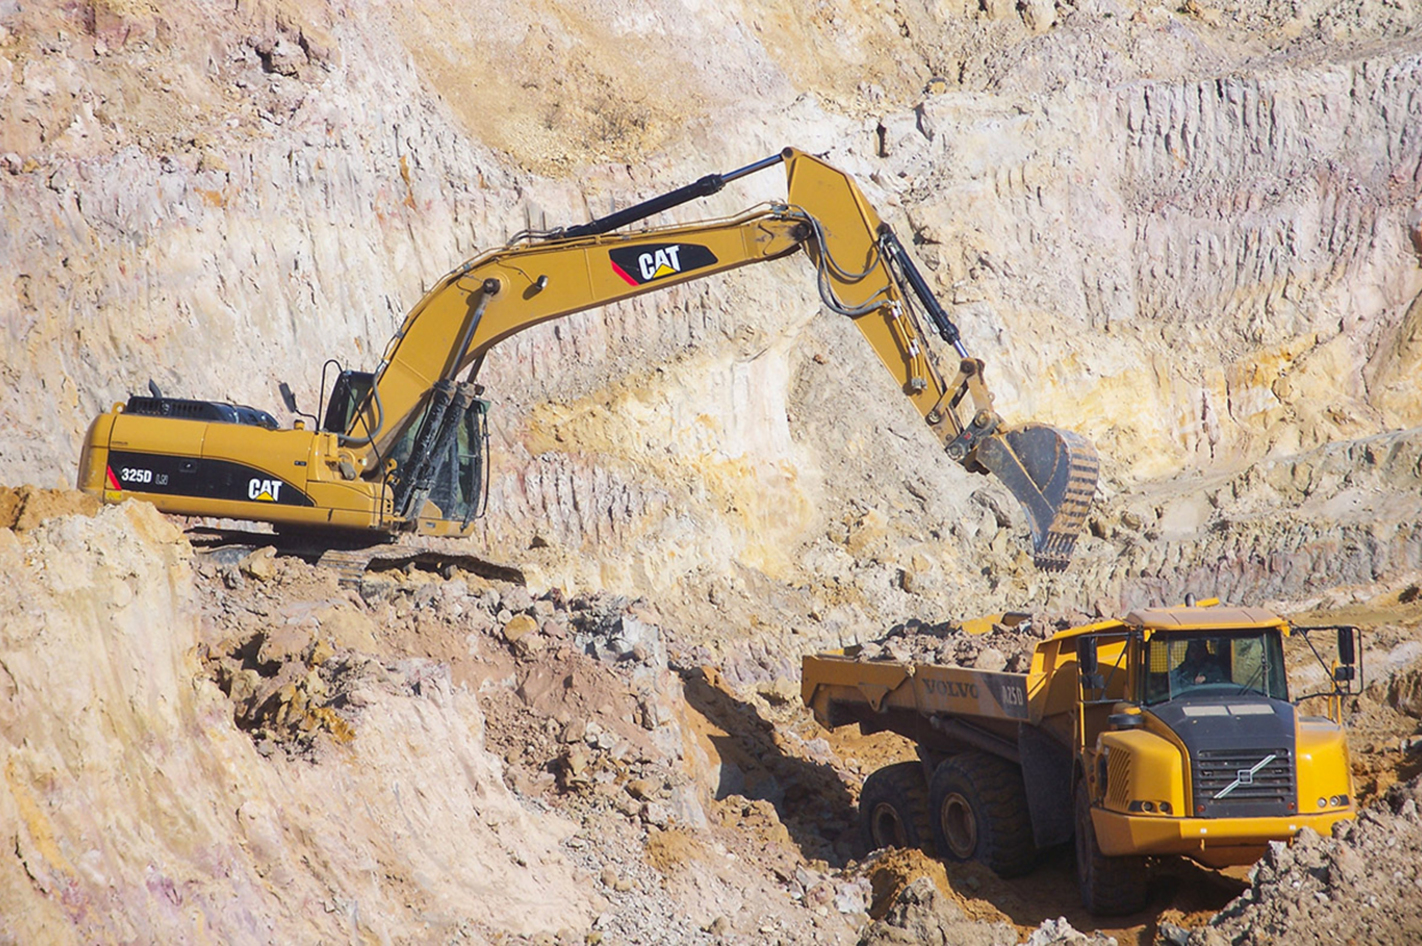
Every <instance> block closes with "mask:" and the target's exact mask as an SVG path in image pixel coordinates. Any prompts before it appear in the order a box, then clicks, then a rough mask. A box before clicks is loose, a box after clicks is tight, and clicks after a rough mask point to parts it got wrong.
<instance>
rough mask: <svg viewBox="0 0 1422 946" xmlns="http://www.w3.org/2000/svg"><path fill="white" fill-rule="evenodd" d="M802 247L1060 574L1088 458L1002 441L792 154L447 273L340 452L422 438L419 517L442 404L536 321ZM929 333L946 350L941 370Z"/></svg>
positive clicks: (887, 244) (924, 301)
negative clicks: (769, 198)
mask: <svg viewBox="0 0 1422 946" xmlns="http://www.w3.org/2000/svg"><path fill="white" fill-rule="evenodd" d="M781 163H783V164H784V166H785V172H786V179H787V200H786V201H785V202H784V203H773V204H770V205H769V206H765V207H762V208H759V209H756V210H752V211H749V212H747V213H745V214H742V215H740V216H737V217H732V218H729V219H724V220H715V221H708V222H702V223H694V224H689V225H681V226H672V227H659V228H651V229H644V230H638V231H634V232H626V231H622V230H621V229H620V228H622V227H625V226H627V225H628V224H631V223H634V222H637V221H638V220H642V219H645V218H646V217H648V216H651V215H653V214H656V213H660V212H662V211H664V210H667V209H670V208H671V207H674V206H676V205H678V204H680V203H685V202H686V201H688V200H694V199H696V198H698V197H702V196H705V195H707V194H710V193H714V192H715V191H717V190H719V189H720V188H721V187H722V186H724V184H725V183H727V182H729V181H732V180H735V179H737V178H739V177H742V176H745V175H746V174H750V173H754V172H755V171H759V170H762V169H764V168H767V167H770V166H772V165H775V164H781ZM800 249H803V250H804V251H805V252H806V254H807V255H808V257H809V259H810V261H811V262H812V264H813V266H814V269H815V273H816V280H817V285H818V288H819V291H820V296H821V298H822V300H823V301H824V303H825V305H826V306H827V307H828V308H829V309H831V310H832V311H834V312H836V313H839V314H841V315H844V316H846V317H848V318H850V319H852V320H853V321H854V324H855V326H856V327H857V328H858V329H859V330H860V332H861V333H863V335H864V337H865V339H866V340H867V341H868V342H869V344H870V346H871V347H872V348H873V349H874V351H875V353H876V354H877V355H878V356H879V359H880V360H881V361H882V362H883V364H884V366H885V367H886V368H887V369H888V370H889V372H890V374H891V375H893V377H894V379H895V381H896V382H897V383H898V385H899V388H900V390H901V391H902V393H903V394H904V396H906V397H907V398H909V400H910V401H911V402H912V403H913V405H914V407H915V408H917V409H918V411H919V413H920V414H921V415H922V416H923V417H924V418H925V420H926V421H927V423H928V425H929V427H930V428H931V429H932V430H933V431H934V433H935V434H937V436H938V437H939V439H940V440H941V441H942V442H943V444H944V447H945V449H946V450H947V451H948V453H949V455H950V456H951V457H952V458H953V459H954V460H957V461H958V462H960V463H962V464H963V465H964V466H965V467H967V468H968V469H969V470H972V471H975V472H991V473H993V474H995V475H996V476H997V477H998V478H999V479H1000V480H1001V481H1002V482H1003V483H1004V485H1006V486H1007V488H1008V489H1009V490H1010V491H1011V492H1012V493H1013V495H1014V496H1016V497H1017V499H1018V501H1019V502H1020V503H1021V504H1022V507H1023V509H1024V511H1025V512H1026V515H1027V519H1028V523H1029V526H1030V528H1031V531H1032V538H1033V548H1034V553H1035V559H1036V562H1037V564H1038V566H1039V567H1041V568H1044V569H1061V568H1064V567H1066V564H1067V562H1068V561H1069V559H1070V557H1071V553H1072V549H1073V546H1074V543H1075V541H1076V536H1077V534H1078V533H1079V532H1080V531H1081V529H1082V527H1083V526H1084V524H1085V521H1086V514H1087V511H1088V508H1089V504H1090V501H1091V497H1092V495H1093V493H1094V492H1095V488H1096V478H1097V460H1096V452H1095V450H1094V449H1093V448H1092V446H1091V444H1090V443H1089V442H1088V441H1086V440H1085V439H1084V438H1082V437H1080V436H1078V435H1076V434H1074V433H1071V432H1069V431H1063V430H1059V429H1057V428H1053V427H1048V426H1045V425H1040V424H1029V425H1025V426H1022V427H1019V428H1014V429H1005V428H1003V426H1002V424H1001V419H1000V418H999V417H998V415H997V413H996V412H995V411H994V410H993V409H992V397H991V395H990V394H989V392H988V390H987V387H986V386H985V384H984V382H983V364H982V362H981V361H979V360H977V359H974V358H972V357H970V356H969V354H968V351H967V349H966V347H965V346H964V344H963V342H962V340H961V338H960V337H959V334H958V329H957V327H956V326H955V325H954V324H953V322H952V320H951V319H950V318H949V317H948V315H947V313H946V312H945V311H944V310H943V308H942V306H941V305H940V304H939V303H938V301H937V299H936V298H935V297H934V296H933V294H932V292H931V291H930V290H929V288H928V285H927V283H926V281H925V280H924V279H923V277H922V275H921V274H920V273H919V272H918V269H917V268H916V267H915V266H914V263H913V261H912V259H911V258H910V257H909V255H908V253H907V252H906V251H905V249H904V247H903V245H902V244H901V243H900V242H899V240H898V238H897V237H895V236H894V234H893V232H892V230H891V229H890V228H889V227H888V225H887V224H885V223H884V222H883V221H882V220H880V219H879V216H878V214H877V213H876V212H875V210H874V208H873V207H872V206H871V205H870V204H869V202H868V201H867V200H866V199H865V197H864V195H863V193H862V192H861V191H860V190H859V188H858V186H857V185H856V184H855V183H854V181H853V180H852V179H851V178H850V177H849V176H848V175H846V174H844V173H843V172H841V171H838V170H836V169H835V168H833V167H831V166H830V165H828V164H826V163H824V162H823V161H820V160H819V159H818V158H815V157H813V156H811V155H808V154H805V153H803V152H801V151H796V150H794V149H786V150H785V151H784V152H782V153H781V154H779V155H775V156H772V157H770V158H767V159H765V160H763V161H760V162H757V163H755V164H753V165H750V166H748V167H746V168H742V169H740V170H739V171H735V172H732V173H731V174H727V175H712V176H709V177H707V178H703V179H702V180H701V181H698V182H696V183H695V184H693V185H689V186H688V187H685V188H682V189H680V190H678V191H673V192H672V193H670V194H666V195H662V196H661V197H658V198H654V199H652V200H650V201H647V202H646V203H644V204H639V205H637V206H635V207H630V208H627V209H625V210H623V211H620V212H618V213H617V214H613V215H611V216H609V217H605V218H602V219H600V220H595V221H593V222H591V223H589V224H584V225H581V226H578V227H573V228H568V229H565V230H561V231H552V232H549V233H546V234H539V235H536V236H534V237H533V238H531V239H530V240H529V241H528V242H516V243H513V244H511V245H509V246H506V247H503V248H501V249H498V250H494V251H491V252H489V253H486V254H484V255H482V256H479V257H476V258H475V259H472V260H470V261H468V262H467V263H465V264H464V265H462V266H460V267H459V268H458V269H456V270H454V271H453V272H451V273H449V274H448V275H447V276H445V277H444V278H443V279H442V280H441V281H440V282H439V283H438V284H437V285H435V286H434V287H433V288H432V289H431V290H430V291H429V292H428V293H427V294H426V295H425V297H424V299H422V300H421V301H420V303H419V304H418V305H416V306H415V307H414V308H413V309H412V310H411V311H410V313H409V314H408V315H407V316H406V318H405V321H404V324H403V325H402V326H401V328H400V330H399V331H398V332H397V333H396V335H395V337H394V338H393V339H392V340H391V343H390V345H389V347H388V348H387V351H386V356H385V359H384V361H383V362H382V365H381V367H380V369H379V371H378V372H377V373H376V377H375V381H374V384H373V386H372V389H371V393H370V395H369V396H368V397H367V399H366V402H365V404H364V406H363V408H362V410H361V411H360V412H358V413H357V414H356V415H355V416H354V418H353V420H352V422H351V424H350V427H349V429H348V430H347V431H346V435H345V438H344V439H345V441H346V443H348V444H351V445H356V446H361V447H364V448H365V449H366V450H367V451H368V455H367V457H366V458H365V464H364V465H365V466H366V468H368V469H373V470H379V469H381V468H382V467H381V464H380V462H379V458H380V457H381V456H383V455H389V454H390V453H391V452H392V450H393V449H394V446H395V444H396V442H397V441H398V440H399V439H400V438H409V437H411V436H412V434H411V430H412V425H418V429H417V430H416V431H415V434H414V435H413V441H412V443H413V446H412V447H411V449H410V451H409V457H408V459H406V460H405V461H404V463H403V470H402V471H400V472H397V473H396V474H395V479H396V481H397V482H396V489H395V511H396V514H397V515H398V516H403V517H412V516H414V515H417V514H418V513H419V510H420V508H421V504H422V502H423V499H424V498H425V495H426V494H427V490H424V489H423V488H422V487H421V485H420V484H421V478H420V473H421V469H420V467H421V462H422V457H425V456H432V455H437V454H439V453H440V452H441V451H442V450H443V449H444V448H443V447H442V446H441V444H442V443H443V442H444V441H447V440H448V438H449V437H450V436H451V434H450V431H453V430H454V429H455V428H456V425H457V418H458V417H459V414H460V412H459V410H458V408H455V407H451V405H455V404H457V403H458V401H459V398H460V392H461V390H463V391H465V392H467V391H468V386H469V385H472V383H473V381H474V376H475V374H476V373H477V370H478V366H479V365H480V364H481V363H482V361H483V358H484V356H485V355H486V354H487V352H488V351H489V349H491V348H492V347H493V346H494V345H496V344H498V343H499V342H500V341H502V340H504V339H506V338H508V337H509V336H510V335H513V334H515V333H517V332H520V331H522V330H524V329H526V328H529V327H531V326H533V325H537V324H538V323H540V322H546V321H548V320H550V319H556V318H560V317H563V316H566V315H569V314H572V313H574V312H580V311H583V310H585V309H589V308H593V307H596V306H600V305H606V304H608V303H611V302H615V301H617V300H620V299H628V298H631V297H633V296H636V295H641V294H643V293H646V292H652V291H656V290H660V289H664V288H667V287H669V286H672V285H676V284H679V283H683V282H688V281H690V280H693V279H700V278H703V277H706V276H711V275H714V274H717V273H723V272H726V271H727V270H730V269H735V268H737V267H740V266H746V265H749V264H751V263H757V262H763V261H765V260H771V259H778V258H780V257H783V256H786V255H787V254H790V253H793V252H795V251H796V250H800ZM929 332H932V333H933V334H935V335H937V336H938V337H939V338H940V339H941V340H942V342H944V343H946V344H947V345H948V346H950V347H951V348H952V350H953V358H952V361H951V362H950V368H949V369H948V370H944V369H943V368H941V367H940V365H939V360H938V357H937V356H936V354H935V352H934V347H933V346H932V345H930V343H929V341H928V338H927V335H928V333H929ZM470 369H472V370H470ZM466 370H469V376H468V378H466V379H465V380H464V381H463V382H460V381H459V380H458V375H459V374H460V373H461V372H464V371H466ZM464 397H465V398H466V399H468V398H469V397H471V395H470V394H468V393H465V394H464ZM442 430H443V433H441V431H442Z"/></svg>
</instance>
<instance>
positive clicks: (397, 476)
mask: <svg viewBox="0 0 1422 946" xmlns="http://www.w3.org/2000/svg"><path fill="white" fill-rule="evenodd" d="M374 379H375V375H374V374H372V373H371V372H368V371H350V370H344V369H343V370H341V371H340V372H339V373H338V374H337V375H336V380H335V383H334V384H333V385H332V386H331V400H330V403H328V404H327V405H325V415H326V416H325V419H324V421H323V422H322V426H321V429H322V430H323V431H326V432H328V433H335V434H340V435H342V436H345V435H346V434H347V432H349V433H351V434H360V433H362V432H363V431H362V429H361V428H362V423H361V418H363V416H364V415H363V413H362V410H361V409H362V407H363V405H364V404H365V403H366V400H367V399H368V398H369V397H370V392H371V386H372V385H373V383H374ZM457 387H460V388H466V390H464V391H462V392H461V394H462V395H463V397H461V398H457V399H450V400H448V401H441V399H440V398H439V397H438V395H437V394H436V396H432V397H431V398H429V399H428V400H427V401H426V404H425V407H424V409H423V410H422V411H421V412H420V413H419V415H418V416H417V417H416V418H415V421H414V422H413V423H411V424H410V425H409V427H408V428H407V429H406V430H405V433H404V434H403V435H402V436H401V437H400V439H399V440H397V441H396V442H395V445H394V449H392V450H391V452H390V454H389V455H388V456H387V457H386V458H385V459H386V460H387V461H392V462H393V466H388V465H382V466H381V469H382V470H383V471H385V472H384V475H385V477H386V481H387V483H388V484H389V485H390V486H391V487H392V488H393V490H394V496H395V504H396V508H397V509H400V510H401V512H402V515H403V516H404V517H405V518H406V519H407V521H410V522H418V523H419V524H418V525H417V528H418V529H419V530H420V531H424V532H430V531H438V532H444V531H446V530H445V529H443V528H441V526H442V524H443V523H458V528H459V531H463V530H465V529H467V528H468V526H469V523H470V522H472V521H473V520H474V519H477V518H479V517H481V516H482V515H483V514H484V508H485V506H486V505H487V503H488V490H489V475H488V471H489V450H488V442H489V425H488V416H489V402H488V401H485V400H482V399H480V398H478V397H475V396H473V394H474V392H473V386H472V385H469V386H465V385H459V386H457ZM451 401H452V402H453V403H451ZM435 414H438V415H439V416H438V418H435V417H434V415H435ZM431 431H433V433H432V432H431Z"/></svg>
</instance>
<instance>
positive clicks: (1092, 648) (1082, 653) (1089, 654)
mask: <svg viewBox="0 0 1422 946" xmlns="http://www.w3.org/2000/svg"><path fill="white" fill-rule="evenodd" d="M1076 666H1077V669H1078V670H1080V671H1081V675H1082V676H1083V677H1085V676H1088V675H1093V674H1095V673H1096V638H1094V637H1083V638H1080V639H1079V640H1078V641H1077V642H1076Z"/></svg>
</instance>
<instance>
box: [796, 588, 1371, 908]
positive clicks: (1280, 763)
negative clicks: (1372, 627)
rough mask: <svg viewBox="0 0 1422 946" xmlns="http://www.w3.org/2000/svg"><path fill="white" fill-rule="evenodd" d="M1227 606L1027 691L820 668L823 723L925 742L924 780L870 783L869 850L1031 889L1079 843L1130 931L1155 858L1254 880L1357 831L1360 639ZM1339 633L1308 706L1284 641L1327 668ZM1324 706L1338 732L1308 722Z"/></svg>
mask: <svg viewBox="0 0 1422 946" xmlns="http://www.w3.org/2000/svg"><path fill="white" fill-rule="evenodd" d="M1213 605H1215V602H1213V601H1207V602H1203V603H1202V604H1200V605H1188V606H1185V607H1177V608H1150V609H1140V610H1136V611H1132V612H1130V613H1129V614H1127V615H1126V616H1125V617H1124V618H1119V619H1112V620H1107V621H1101V622H1097V623H1094V624H1089V625H1084V626H1080V627H1073V628H1069V629H1066V630H1063V631H1059V632H1057V633H1056V634H1054V635H1052V636H1051V637H1049V638H1047V639H1045V640H1043V641H1042V642H1041V643H1039V644H1038V645H1037V647H1036V649H1035V651H1034V653H1033V655H1032V663H1031V669H1030V671H1029V672H1027V673H1025V674H1011V673H990V672H986V671H982V670H972V669H967V668H961V667H948V666H939V665H933V664H906V663H893V662H878V661H876V662H864V661H859V660H856V659H854V656H853V654H852V653H850V652H845V653H841V654H820V655H815V656H809V657H806V658H805V660H804V678H803V682H802V691H801V692H802V697H803V698H804V700H805V703H806V704H807V705H808V706H809V707H810V708H811V710H812V711H813V712H814V715H815V717H816V718H817V719H818V720H819V721H820V722H821V723H822V724H824V725H826V726H829V727H834V726H839V725H844V724H846V723H850V722H857V723H859V725H860V728H861V730H862V731H864V732H866V733H870V732H876V731H882V730H890V731H893V732H898V733H900V734H901V735H904V736H907V737H908V738H910V739H912V740H914V741H915V743H917V748H918V754H919V757H920V762H914V763H901V764H899V765H897V766H889V767H887V768H885V769H881V770H879V771H878V772H875V773H873V774H872V775H870V776H869V778H868V779H866V781H865V784H864V788H863V790H862V792H861V797H860V829H861V833H862V835H863V837H864V841H865V843H866V846H868V847H870V848H874V847H882V846H885V845H888V844H898V845H903V846H917V845H922V846H925V847H926V846H929V845H930V844H931V845H932V846H933V847H934V848H935V849H936V851H937V853H938V854H939V855H940V856H943V857H945V858H947V859H950V860H979V861H982V862H984V863H986V864H987V865H988V866H989V867H992V868H993V869H994V870H996V871H998V873H1000V874H1003V875H1005V876H1012V875H1016V874H1022V873H1025V872H1027V871H1028V870H1030V869H1031V867H1032V866H1033V864H1034V863H1035V861H1036V860H1037V852H1038V850H1039V849H1041V848H1044V847H1048V846H1051V845H1054V844H1058V843H1062V842H1065V841H1067V840H1070V839H1073V838H1074V839H1075V846H1076V855H1077V857H1076V860H1077V881H1078V885H1079V887H1080V890H1081V896H1082V901H1083V903H1084V904H1085V906H1086V907H1087V908H1088V909H1089V910H1091V911H1092V912H1094V913H1100V914H1121V913H1131V912H1134V911H1136V910H1138V909H1140V907H1141V906H1143V905H1144V903H1145V900H1146V897H1147V893H1148V882H1149V873H1148V870H1147V868H1148V864H1147V860H1146V859H1147V858H1148V857H1161V856H1169V855H1181V856H1184V857H1188V858H1191V859H1193V860H1195V861H1197V862H1199V863H1201V864H1204V865H1206V866H1210V867H1224V866H1228V865H1234V864H1248V863H1251V862H1252V861H1254V860H1256V859H1257V858H1258V857H1259V856H1261V855H1262V854H1263V852H1264V850H1265V849H1266V847H1267V845H1268V843H1269V842H1270V841H1285V840H1288V839H1290V838H1292V837H1293V836H1295V835H1296V834H1298V832H1299V831H1300V830H1302V829H1303V828H1304V827H1310V828H1313V829H1314V830H1316V831H1318V832H1319V833H1321V834H1325V835H1326V834H1328V833H1329V832H1330V831H1331V830H1332V827H1333V825H1334V824H1335V823H1337V822H1339V821H1342V820H1345V819H1349V818H1352V817H1354V815H1355V813H1356V802H1355V798H1354V793H1353V784H1352V775H1351V768H1350V762H1349V757H1348V749H1347V743H1346V739H1345V735H1344V732H1343V728H1342V725H1341V718H1342V699H1343V698H1344V697H1346V696H1348V695H1350V694H1351V693H1352V692H1354V690H1353V687H1354V685H1355V683H1360V681H1359V680H1358V677H1359V676H1360V675H1359V674H1358V673H1357V669H1358V667H1357V661H1356V629H1355V628H1352V627H1343V626H1333V627H1311V628H1303V627H1291V626H1290V625H1289V623H1288V622H1287V621H1285V620H1284V619H1283V618H1281V617H1279V616H1278V615H1276V614H1274V613H1273V612H1271V611H1268V610H1265V609H1262V608H1232V607H1216V606H1213ZM1327 631H1333V632H1336V635H1337V637H1336V641H1337V645H1336V646H1337V657H1336V660H1334V662H1333V666H1332V667H1331V668H1329V669H1330V674H1329V676H1330V679H1331V688H1330V689H1329V690H1327V691H1326V692H1323V693H1318V694H1310V695H1306V696H1303V697H1300V698H1298V699H1296V700H1293V701H1291V700H1290V698H1289V693H1288V681H1287V677H1286V674H1285V669H1284V647H1283V641H1284V639H1285V638H1286V637H1288V636H1290V635H1299V634H1301V635H1302V636H1303V637H1304V639H1305V640H1308V641H1309V647H1310V648H1311V649H1313V652H1314V654H1315V656H1318V657H1319V659H1320V660H1321V661H1322V660H1323V656H1322V655H1321V654H1320V652H1319V651H1318V649H1317V648H1316V647H1314V642H1313V641H1312V640H1310V639H1309V635H1310V634H1313V633H1315V632H1317V633H1322V632H1327ZM851 650H852V649H851ZM1315 697H1318V698H1322V699H1325V700H1326V701H1327V705H1326V712H1327V715H1325V716H1313V715H1306V714H1305V713H1303V712H1302V711H1301V710H1300V708H1299V706H1298V704H1299V702H1301V701H1304V700H1309V699H1312V698H1315Z"/></svg>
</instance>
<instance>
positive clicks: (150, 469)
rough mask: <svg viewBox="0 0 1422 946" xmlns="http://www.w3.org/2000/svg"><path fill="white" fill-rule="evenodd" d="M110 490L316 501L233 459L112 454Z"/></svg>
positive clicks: (302, 502)
mask: <svg viewBox="0 0 1422 946" xmlns="http://www.w3.org/2000/svg"><path fill="white" fill-rule="evenodd" d="M106 478H107V480H108V487H109V489H115V490H132V491H133V492H136V493H162V494H164V495H166V496H194V497H198V498H200V499H228V500H237V501H245V502H260V503H275V504H277V505H280V506H313V505H315V504H314V503H313V502H312V501H311V497H309V496H307V495H306V494H305V493H303V492H302V491H301V490H299V489H297V488H296V487H295V486H293V485H292V484H290V483H288V482H287V481H286V480H283V479H281V478H280V477H275V476H272V475H271V474H270V473H267V472H264V471H262V470H258V469H255V468H253V467H250V466H247V465H245V464H242V463H233V462H232V461H230V460H205V459H201V458H197V457H170V456H165V455H163V454H159V453H128V452H124V451H120V450H111V451H109V468H108V471H107V475H106Z"/></svg>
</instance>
